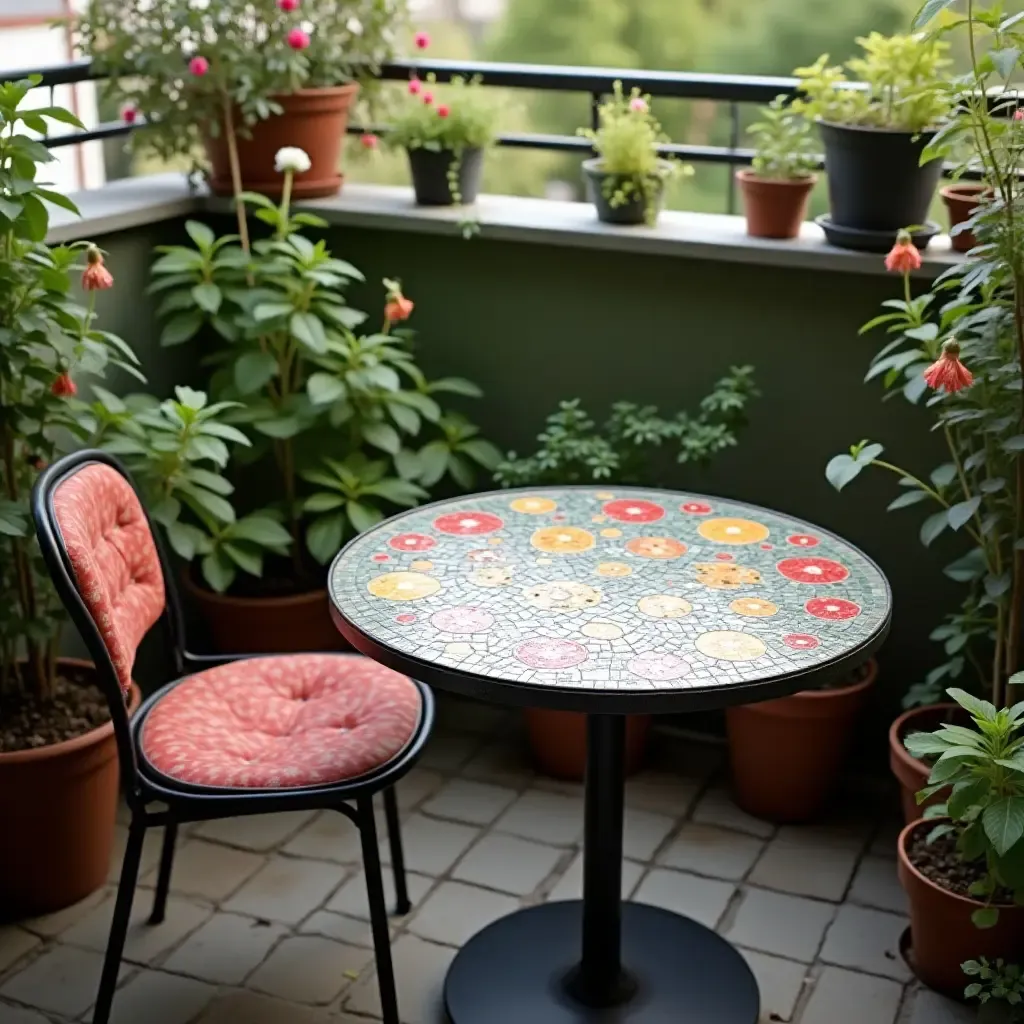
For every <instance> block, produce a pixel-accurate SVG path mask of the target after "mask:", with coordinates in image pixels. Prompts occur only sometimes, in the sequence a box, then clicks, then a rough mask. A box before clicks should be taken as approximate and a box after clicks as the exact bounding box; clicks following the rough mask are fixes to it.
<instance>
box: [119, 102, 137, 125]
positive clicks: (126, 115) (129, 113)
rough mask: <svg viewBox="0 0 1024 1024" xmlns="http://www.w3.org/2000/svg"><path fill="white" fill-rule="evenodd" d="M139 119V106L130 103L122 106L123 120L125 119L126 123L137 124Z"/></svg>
mask: <svg viewBox="0 0 1024 1024" xmlns="http://www.w3.org/2000/svg"><path fill="white" fill-rule="evenodd" d="M138 119H139V111H138V109H137V108H135V107H133V106H131V105H130V104H129V105H128V106H126V107H122V108H121V120H122V121H124V123H125V124H135V122H136V121H137V120H138Z"/></svg>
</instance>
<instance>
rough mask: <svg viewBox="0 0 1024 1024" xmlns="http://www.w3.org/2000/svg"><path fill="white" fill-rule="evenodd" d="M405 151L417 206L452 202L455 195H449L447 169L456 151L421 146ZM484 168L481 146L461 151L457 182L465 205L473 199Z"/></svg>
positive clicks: (449, 186) (444, 204)
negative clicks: (407, 156) (407, 155)
mask: <svg viewBox="0 0 1024 1024" xmlns="http://www.w3.org/2000/svg"><path fill="white" fill-rule="evenodd" d="M406 152H408V154H409V169H410V170H411V171H412V187H413V189H414V191H415V192H416V202H417V203H418V204H419V205H420V206H453V205H454V204H455V197H454V196H453V195H452V189H451V184H450V182H449V180H448V172H449V169H450V168H451V166H452V162H453V161H454V160H455V151H454V150H451V149H441V150H432V149H424V148H423V147H422V146H420V147H419V148H417V149H409V150H407V151H406ZM483 169H484V151H483V150H482V149H464V150H463V151H462V162H461V164H460V166H459V174H458V183H459V200H460V202H461V203H462V204H463V205H467V206H468V205H469V204H470V203H475V202H476V197H477V193H478V192H479V191H480V178H481V176H482V175H483Z"/></svg>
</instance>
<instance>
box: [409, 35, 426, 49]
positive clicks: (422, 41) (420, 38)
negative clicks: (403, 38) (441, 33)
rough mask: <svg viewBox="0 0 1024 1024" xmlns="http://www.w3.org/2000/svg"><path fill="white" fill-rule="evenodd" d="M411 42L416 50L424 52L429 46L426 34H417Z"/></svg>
mask: <svg viewBox="0 0 1024 1024" xmlns="http://www.w3.org/2000/svg"><path fill="white" fill-rule="evenodd" d="M413 42H414V43H415V44H416V49H417V50H425V49H426V48H427V47H428V46H429V45H430V36H429V35H428V34H427V33H426V32H417V33H416V35H415V36H413Z"/></svg>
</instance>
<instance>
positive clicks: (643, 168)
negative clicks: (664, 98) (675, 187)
mask: <svg viewBox="0 0 1024 1024" xmlns="http://www.w3.org/2000/svg"><path fill="white" fill-rule="evenodd" d="M577 134H578V135H581V136H583V138H585V139H589V140H590V141H591V143H592V144H593V146H594V151H595V152H596V153H597V155H598V157H599V158H600V161H601V163H600V168H601V171H602V172H603V173H604V174H606V175H607V176H608V177H607V178H606V179H605V182H604V184H603V185H602V189H603V190H604V195H605V198H606V199H607V200H608V202H609V203H610V204H611V206H612V207H613V208H614V207H619V206H624V205H625V204H626V203H629V202H631V201H633V200H635V199H639V200H640V201H642V202H643V205H644V215H645V218H646V220H647V222H648V223H649V224H653V223H654V220H655V217H656V216H657V212H658V203H659V201H660V198H661V195H662V193H663V191H664V189H665V185H666V183H667V182H668V181H669V180H671V179H672V178H674V177H679V176H681V175H689V174H692V173H693V168H692V167H689V166H686V165H683V164H680V163H679V162H678V161H676V160H668V159H665V158H663V157H661V156H659V155H658V147H659V146H661V145H662V144H664V143H667V142H668V141H669V139H668V136H667V135H665V133H664V132H663V131H662V129H661V124H660V122H659V121H658V120H657V118H655V116H654V115H653V114H652V113H651V98H650V96H645V95H643V94H642V93H641V92H640V90H639V89H633V90H631V91H630V93H629V95H628V96H627V95H626V94H625V93H624V92H623V89H622V83H621V82H616V83H615V87H614V91H613V93H612V95H611V96H609V97H608V99H606V100H605V101H604V102H603V103H602V104H601V106H600V107H599V108H598V128H597V130H596V131H594V130H593V129H591V128H580V129H579V130H578V132H577Z"/></svg>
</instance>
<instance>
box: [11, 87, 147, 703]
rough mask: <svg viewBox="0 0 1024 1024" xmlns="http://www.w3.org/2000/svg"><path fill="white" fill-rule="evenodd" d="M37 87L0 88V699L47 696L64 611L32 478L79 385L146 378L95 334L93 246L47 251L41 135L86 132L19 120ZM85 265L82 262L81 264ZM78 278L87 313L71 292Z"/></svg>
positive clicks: (69, 413)
mask: <svg viewBox="0 0 1024 1024" xmlns="http://www.w3.org/2000/svg"><path fill="white" fill-rule="evenodd" d="M39 83H40V79H39V77H38V76H32V77H29V78H25V79H22V80H20V81H16V82H6V83H4V84H2V85H0V693H4V694H10V693H13V692H16V691H22V692H24V693H27V694H29V695H32V696H34V698H35V699H36V700H37V701H42V702H45V701H47V700H49V699H50V698H51V697H52V695H53V691H54V685H55V679H56V664H57V655H58V650H59V642H60V630H61V625H62V624H63V622H64V613H63V609H62V608H61V606H60V602H59V601H58V600H57V598H56V595H55V594H54V592H53V590H52V588H51V586H50V582H49V576H48V574H47V572H46V569H45V566H44V565H43V563H42V556H41V555H40V553H39V551H38V548H37V546H36V543H35V538H34V535H33V531H32V525H31V520H30V516H29V496H30V494H31V490H32V485H33V483H34V482H35V478H36V477H37V475H38V473H39V470H40V469H42V468H44V467H45V466H46V465H47V464H48V463H50V462H52V461H53V460H54V459H55V458H56V457H57V456H58V455H60V454H61V453H62V451H63V450H64V446H65V445H66V444H67V442H68V440H69V438H70V439H72V440H73V439H74V438H76V437H79V436H81V430H82V428H81V424H80V423H79V422H78V420H77V418H76V416H75V415H74V407H73V405H72V404H71V402H70V401H69V400H70V398H71V397H72V396H73V395H74V394H75V392H76V391H77V388H78V385H77V384H76V379H77V380H79V381H81V380H83V379H85V378H87V377H90V376H97V377H99V376H102V375H103V373H104V371H105V370H106V368H107V367H108V366H110V365H115V366H119V367H121V368H123V369H124V370H125V371H127V372H129V373H131V374H134V375H135V376H137V377H141V374H140V373H139V371H138V368H137V360H136V358H135V355H134V353H133V352H132V350H131V349H130V348H129V347H128V345H127V344H125V342H124V341H122V340H121V339H120V338H118V337H117V336H116V335H113V334H111V333H109V332H108V331H104V330H101V329H100V328H99V327H98V325H97V323H96V312H95V300H96V291H97V290H99V289H101V288H108V287H110V286H111V285H112V284H113V278H112V277H111V275H110V273H109V271H108V270H107V269H106V268H105V267H104V266H103V258H102V255H101V253H100V251H99V250H98V249H97V248H96V247H95V246H92V245H90V244H89V243H88V242H77V243H75V244H73V245H69V246H63V245H59V246H48V245H46V244H45V242H44V239H45V238H46V233H47V229H48V226H49V209H48V206H49V205H54V206H59V207H62V208H63V209H66V210H70V211H72V212H77V211H76V210H75V206H74V204H73V203H72V202H71V200H69V199H68V198H67V197H66V196H63V195H61V194H60V193H59V192H56V191H54V190H53V189H52V188H50V187H48V185H47V183H45V182H43V181H40V180H39V179H38V177H37V175H38V173H39V169H40V167H41V166H45V165H46V164H47V163H49V162H51V161H52V160H53V157H52V156H51V154H50V152H49V150H48V149H46V147H45V146H43V145H42V144H41V143H40V142H38V141H37V140H36V137H35V133H37V132H45V130H46V127H47V123H48V122H50V121H57V122H60V123H62V124H70V125H73V126H76V127H79V128H81V127H82V125H81V124H80V122H79V121H78V119H77V118H76V117H75V116H74V115H73V114H71V113H69V112H68V111H66V110H63V109H61V108H60V107H36V108H26V107H25V106H24V103H25V99H26V97H27V96H28V94H29V91H30V90H31V89H32V88H34V87H35V86H38V85H39ZM83 257H85V259H84V261H83ZM78 272H81V275H82V276H81V280H82V284H83V287H84V288H85V294H86V301H85V303H84V304H83V303H82V302H81V301H80V298H79V296H78V295H77V294H76V293H75V291H74V289H73V288H72V281H73V277H74V275H75V274H76V273H78Z"/></svg>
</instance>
